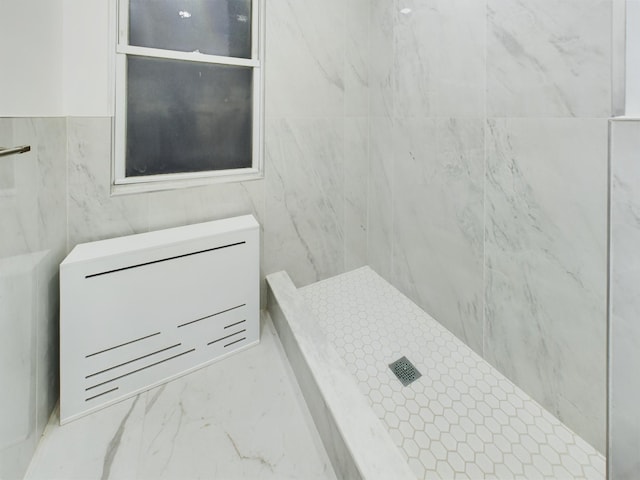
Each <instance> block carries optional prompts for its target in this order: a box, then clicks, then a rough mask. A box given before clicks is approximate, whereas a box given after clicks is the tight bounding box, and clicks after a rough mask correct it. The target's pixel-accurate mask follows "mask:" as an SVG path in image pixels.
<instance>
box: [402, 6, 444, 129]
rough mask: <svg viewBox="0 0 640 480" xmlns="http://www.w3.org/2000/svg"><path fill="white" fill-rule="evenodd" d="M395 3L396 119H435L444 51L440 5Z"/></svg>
mask: <svg viewBox="0 0 640 480" xmlns="http://www.w3.org/2000/svg"><path fill="white" fill-rule="evenodd" d="M394 3H395V12H394V18H395V25H394V52H393V53H394V65H393V67H394V68H393V77H394V81H393V107H394V117H396V118H398V117H415V116H422V117H429V116H435V114H436V105H435V102H436V95H437V92H436V78H437V58H438V51H439V49H440V48H441V47H442V45H440V44H439V42H438V31H439V29H438V7H437V2H436V1H426V2H425V1H423V0H422V1H421V0H397V1H396V2H394Z"/></svg>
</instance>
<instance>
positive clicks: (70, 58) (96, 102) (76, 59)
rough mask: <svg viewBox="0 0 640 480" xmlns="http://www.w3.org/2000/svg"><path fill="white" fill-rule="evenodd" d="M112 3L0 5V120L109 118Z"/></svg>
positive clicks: (12, 0)
mask: <svg viewBox="0 0 640 480" xmlns="http://www.w3.org/2000/svg"><path fill="white" fill-rule="evenodd" d="M114 5H115V1H113V0H108V1H105V0H0V9H1V10H0V11H1V12H2V14H1V15H0V32H1V33H0V65H1V67H0V71H1V72H2V88H1V89H0V117H51V116H105V115H111V113H112V110H113V107H112V103H113V102H112V100H111V99H112V81H111V78H112V77H111V71H112V70H113V69H112V68H111V65H112V61H113V60H112V57H113V53H112V52H113V46H112V45H113V43H112V38H113V36H114V35H115V32H112V31H111V30H113V29H112V28H111V27H110V26H111V25H113V23H112V22H113V19H114V15H113V14H112V11H114Z"/></svg>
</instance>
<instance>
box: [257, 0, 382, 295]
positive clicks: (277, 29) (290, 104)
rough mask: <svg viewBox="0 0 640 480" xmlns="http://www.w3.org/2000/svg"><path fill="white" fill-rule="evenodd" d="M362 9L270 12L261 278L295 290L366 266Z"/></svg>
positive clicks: (315, 6) (336, 2) (278, 6)
mask: <svg viewBox="0 0 640 480" xmlns="http://www.w3.org/2000/svg"><path fill="white" fill-rule="evenodd" d="M369 3H370V2H369V1H368V0H348V1H346V2H345V1H342V0H328V1H324V2H318V1H314V0H302V1H300V0H295V1H294V0H285V1H280V2H271V3H269V5H268V7H267V45H268V48H267V54H266V60H265V62H266V86H265V88H266V92H267V95H266V106H265V112H266V135H265V139H266V180H265V183H266V185H265V204H266V217H265V219H264V220H265V221H264V242H265V244H264V248H265V255H264V268H265V272H266V273H272V272H276V271H279V270H286V271H287V272H289V274H290V275H291V277H292V279H293V280H294V282H295V283H296V284H297V285H306V284H309V283H312V282H314V281H317V280H320V279H323V278H326V277H329V276H332V275H336V274H338V273H341V272H343V271H344V270H345V268H355V267H358V266H361V265H364V264H365V263H366V248H365V245H366V243H367V229H368V225H367V201H366V198H367V189H368V186H367V180H366V179H367V170H368V161H369V156H368V148H369V145H368V143H369V142H368V136H369V131H368V122H367V117H368V114H369V94H368V89H369V68H368V65H369V62H368V30H369V23H368V13H367V12H368V10H369Z"/></svg>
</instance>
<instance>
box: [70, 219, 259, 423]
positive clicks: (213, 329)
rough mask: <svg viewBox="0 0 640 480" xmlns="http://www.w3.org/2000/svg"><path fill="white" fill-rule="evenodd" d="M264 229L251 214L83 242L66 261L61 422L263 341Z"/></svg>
mask: <svg viewBox="0 0 640 480" xmlns="http://www.w3.org/2000/svg"><path fill="white" fill-rule="evenodd" d="M259 235H260V234H259V226H258V223H257V222H256V220H255V219H254V218H253V216H251V215H246V216H242V217H235V218H229V219H225V220H218V221H214V222H207V223H201V224H197V225H189V226H186V227H179V228H171V229H167V230H161V231H157V232H150V233H143V234H139V235H131V236H127V237H120V238H114V239H110V240H103V241H99V242H92V243H86V244H81V245H78V246H76V247H75V248H74V249H73V250H72V251H71V253H70V254H69V255H68V256H67V258H66V259H65V260H64V261H63V262H62V264H61V265H60V377H61V378H60V423H61V424H64V423H66V422H69V421H71V420H74V419H76V418H78V417H81V416H83V415H86V414H88V413H90V412H93V411H95V410H98V409H100V408H103V407H105V406H107V405H111V404H113V403H115V402H118V401H120V400H123V399H125V398H128V397H131V396H133V395H135V394H137V393H139V392H142V391H144V390H147V389H149V388H151V387H154V386H157V385H160V384H162V383H165V382H167V381H169V380H171V379H173V378H176V377H178V376H180V375H183V374H185V373H188V372H190V371H193V370H195V369H198V368H200V367H203V366H205V365H207V364H210V363H212V362H214V361H217V360H220V359H221V358H223V357H225V356H227V355H229V354H231V353H232V352H237V351H239V350H242V349H244V348H247V347H249V346H251V345H254V344H256V343H258V341H259V337H260V311H259V310H260V294H259V275H260V267H259V265H260V259H259V245H260V238H259ZM221 388H224V387H221Z"/></svg>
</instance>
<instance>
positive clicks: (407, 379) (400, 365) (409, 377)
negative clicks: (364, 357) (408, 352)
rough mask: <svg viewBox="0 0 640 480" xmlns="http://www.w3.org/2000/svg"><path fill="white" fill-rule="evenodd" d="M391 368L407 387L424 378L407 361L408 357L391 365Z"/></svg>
mask: <svg viewBox="0 0 640 480" xmlns="http://www.w3.org/2000/svg"><path fill="white" fill-rule="evenodd" d="M389 368H390V369H391V371H392V372H393V373H394V375H395V376H396V377H398V380H400V381H401V382H402V385H404V386H405V387H406V386H407V385H409V384H410V383H412V382H414V381H416V380H417V379H418V378H420V377H421V376H422V374H421V373H420V372H419V371H418V369H417V368H416V367H415V366H414V365H413V364H412V363H411V362H410V361H409V360H407V357H402V358H400V359H398V360H396V361H395V362H393V363H391V364H389Z"/></svg>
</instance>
